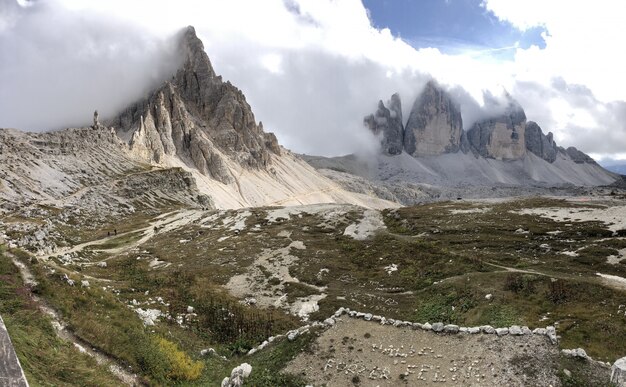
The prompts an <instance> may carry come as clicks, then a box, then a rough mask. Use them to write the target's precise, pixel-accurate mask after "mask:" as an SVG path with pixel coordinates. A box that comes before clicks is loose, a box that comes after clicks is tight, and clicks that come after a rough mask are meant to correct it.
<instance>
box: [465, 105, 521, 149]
mask: <svg viewBox="0 0 626 387" xmlns="http://www.w3.org/2000/svg"><path fill="white" fill-rule="evenodd" d="M525 131H526V114H525V113H524V109H522V107H521V106H520V105H519V104H518V103H517V102H516V101H515V100H513V99H512V98H511V97H509V101H508V105H507V107H506V109H505V111H504V113H503V114H501V115H499V116H496V117H492V118H489V119H486V120H482V121H479V122H476V123H474V125H472V127H471V128H470V129H469V130H468V131H467V138H468V141H469V143H470V145H471V148H472V151H473V152H475V153H476V154H477V155H479V156H482V157H486V158H493V159H498V160H518V159H521V158H522V157H523V156H524V155H525V154H526V145H525V142H526V141H525V139H526V134H525Z"/></svg>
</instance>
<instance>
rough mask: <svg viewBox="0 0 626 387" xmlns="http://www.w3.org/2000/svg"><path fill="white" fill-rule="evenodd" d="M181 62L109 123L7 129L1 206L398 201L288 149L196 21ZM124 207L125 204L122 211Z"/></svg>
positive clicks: (1, 154)
mask: <svg viewBox="0 0 626 387" xmlns="http://www.w3.org/2000/svg"><path fill="white" fill-rule="evenodd" d="M179 38H180V45H179V50H180V55H181V57H182V61H181V62H182V64H181V66H180V68H179V69H178V70H177V72H176V73H175V74H174V75H173V76H172V77H171V78H170V79H168V80H165V81H164V82H163V83H162V84H161V85H160V86H159V87H157V88H156V89H154V90H153V91H152V92H150V93H149V94H148V95H147V96H146V97H145V98H143V99H142V100H140V101H137V102H136V103H134V104H132V105H131V106H129V107H128V108H126V109H124V110H123V111H122V112H120V113H119V114H118V115H117V116H116V117H114V118H112V119H110V120H107V121H106V122H104V123H103V124H101V123H100V122H99V121H98V116H97V112H96V113H95V114H94V123H93V126H91V127H88V128H76V129H66V130H62V131H56V132H47V133H23V132H20V131H18V130H14V129H0V161H1V162H2V166H3V168H2V170H1V171H0V208H4V209H5V210H7V209H10V208H11V207H16V206H19V205H20V203H24V202H43V203H48V204H51V205H58V206H81V205H89V206H90V207H92V208H93V209H97V208H98V207H106V206H107V205H109V204H111V203H116V206H117V208H118V209H119V208H121V207H128V208H131V207H132V208H134V207H133V203H136V202H137V201H138V199H139V198H143V199H145V201H146V205H148V206H155V207H156V206H158V204H159V203H160V202H161V203H166V202H177V203H180V204H182V205H194V206H199V207H217V208H241V207H250V206H264V205H295V204H312V203H349V204H356V205H361V206H364V207H371V208H385V207H395V206H397V204H396V203H393V202H390V201H386V200H383V199H380V198H378V197H375V196H373V195H368V194H363V193H355V192H349V191H346V190H345V189H343V188H342V187H340V186H339V185H338V184H337V183H335V182H333V181H332V180H330V179H328V178H326V177H324V176H323V175H322V174H320V173H318V172H317V171H316V170H315V169H314V168H313V167H311V166H310V165H309V164H308V163H306V162H305V161H303V160H301V159H300V158H299V157H297V156H296V155H294V154H292V153H291V152H289V151H288V150H286V149H284V148H282V147H281V146H280V145H279V144H278V142H277V140H276V137H275V136H274V135H273V134H272V133H266V132H265V131H264V130H263V125H262V124H261V123H258V124H257V122H256V121H255V118H254V114H253V113H252V110H251V108H250V106H249V105H248V103H247V102H246V98H245V96H244V95H243V93H242V92H241V91H240V90H239V89H237V88H236V87H235V86H233V85H232V84H231V83H230V82H223V81H222V78H221V77H220V76H218V75H216V73H215V71H214V70H213V66H212V65H211V62H210V60H209V58H208V56H207V54H206V53H205V51H204V47H203V44H202V42H201V41H200V39H198V37H197V36H196V34H195V30H194V29H193V27H188V28H186V29H184V31H182V33H181V34H180V37H179ZM122 212H123V211H122Z"/></svg>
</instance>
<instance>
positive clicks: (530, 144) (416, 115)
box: [364, 81, 596, 164]
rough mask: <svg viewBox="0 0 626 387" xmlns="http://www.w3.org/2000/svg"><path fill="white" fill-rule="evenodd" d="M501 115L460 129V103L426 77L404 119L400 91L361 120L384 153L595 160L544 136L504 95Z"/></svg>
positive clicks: (588, 162) (516, 105)
mask: <svg viewBox="0 0 626 387" xmlns="http://www.w3.org/2000/svg"><path fill="white" fill-rule="evenodd" d="M507 99H508V101H507V106H506V107H505V108H504V111H503V112H502V113H501V114H498V115H494V116H492V117H488V118H486V119H483V120H480V121H478V122H475V123H474V124H472V126H471V127H470V128H469V129H467V130H466V131H465V130H464V128H463V119H462V117H461V108H462V107H461V106H460V105H459V104H458V103H456V102H455V101H454V100H453V99H452V97H450V94H448V92H446V91H445V90H444V89H442V88H441V86H439V85H438V84H437V83H436V82H435V81H429V82H428V83H427V84H426V87H425V88H424V90H423V91H422V92H421V93H420V95H418V97H417V98H416V100H415V102H414V103H413V107H412V108H411V111H410V113H409V118H408V120H407V122H406V124H404V123H403V121H402V105H401V101H400V96H399V95H398V94H394V95H393V96H392V97H391V100H390V101H389V103H388V105H389V108H386V107H385V105H384V103H383V101H379V102H378V110H377V111H376V113H375V114H372V115H369V116H366V117H365V119H364V124H365V126H366V127H367V128H369V129H370V130H371V131H372V132H373V133H374V134H376V135H380V136H381V144H382V149H381V151H382V154H384V155H399V154H401V153H402V151H404V152H406V153H408V154H409V155H411V156H413V157H416V158H419V157H425V156H438V155H442V154H446V153H457V152H462V153H464V154H468V153H472V154H474V155H475V156H476V157H482V158H488V159H495V160H505V161H507V160H521V159H523V158H524V157H526V156H527V155H528V154H529V153H533V154H534V155H536V156H538V157H540V158H541V159H543V160H545V161H547V162H549V163H554V162H555V161H556V159H557V154H558V153H560V154H561V155H562V156H563V157H565V158H569V159H571V161H573V162H574V163H576V164H584V163H587V164H596V162H595V161H594V160H593V159H592V158H591V157H589V156H587V155H586V154H584V153H583V152H581V151H579V150H578V149H576V148H573V147H570V148H567V149H565V148H562V147H558V146H557V145H556V143H555V142H554V139H553V135H552V133H548V134H547V135H546V134H544V133H543V131H542V129H541V128H540V127H539V125H538V124H537V123H536V122H533V121H527V120H526V113H525V112H524V109H523V108H522V106H521V105H520V104H519V103H517V101H515V100H514V99H513V98H512V97H511V96H510V95H507Z"/></svg>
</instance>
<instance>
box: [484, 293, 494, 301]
mask: <svg viewBox="0 0 626 387" xmlns="http://www.w3.org/2000/svg"><path fill="white" fill-rule="evenodd" d="M492 298H493V294H491V293H489V294H487V295H485V299H487V300H491V299H492Z"/></svg>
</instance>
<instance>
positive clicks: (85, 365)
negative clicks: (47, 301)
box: [0, 250, 119, 386]
mask: <svg viewBox="0 0 626 387" xmlns="http://www.w3.org/2000/svg"><path fill="white" fill-rule="evenodd" d="M29 293H30V290H29V289H28V288H27V287H26V286H24V284H23V283H22V280H21V277H20V274H19V272H18V270H17V268H16V267H15V266H14V265H13V263H12V262H11V261H10V259H9V258H8V257H6V256H5V255H4V254H3V252H2V250H0V315H2V318H3V319H4V322H5V324H6V326H7V330H8V331H9V335H10V337H11V341H12V342H13V346H14V347H15V351H16V353H17V356H18V358H19V359H20V363H21V364H22V367H23V369H24V373H25V374H26V378H27V380H28V381H29V383H30V385H31V386H75V385H83V386H118V385H119V380H118V379H117V378H116V377H115V376H113V375H112V374H111V373H110V372H109V370H108V369H107V368H106V367H104V366H100V365H98V364H97V363H96V361H95V360H94V359H92V358H90V357H89V356H86V355H83V354H81V353H79V352H78V350H77V349H76V348H74V347H73V345H72V344H70V343H68V342H66V341H63V340H61V339H60V338H58V337H57V335H56V332H55V331H54V329H53V327H52V324H51V321H50V320H49V319H48V317H47V316H45V315H44V314H43V313H42V312H41V311H40V310H39V309H38V307H37V305H36V304H35V303H34V302H33V301H32V300H31V298H30V296H29Z"/></svg>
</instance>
